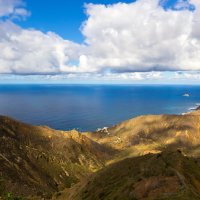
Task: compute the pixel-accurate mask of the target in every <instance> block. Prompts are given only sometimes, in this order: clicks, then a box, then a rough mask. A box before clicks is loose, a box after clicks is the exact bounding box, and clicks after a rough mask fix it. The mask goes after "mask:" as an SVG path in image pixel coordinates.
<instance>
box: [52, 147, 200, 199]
mask: <svg viewBox="0 0 200 200" xmlns="http://www.w3.org/2000/svg"><path fill="white" fill-rule="evenodd" d="M66 197H68V198H66ZM56 199H59V200H65V199H68V200H101V199H102V200H104V199H123V200H153V199H155V200H161V199H163V200H198V199H200V166H199V163H198V160H195V159H193V158H188V157H185V156H184V155H182V153H181V152H180V151H174V152H171V151H164V152H162V153H160V154H147V155H144V156H140V157H135V158H128V159H124V160H123V161H120V162H117V163H115V164H113V165H111V166H109V167H106V168H105V169H103V170H100V171H99V172H98V173H96V174H94V175H93V176H92V177H90V179H89V180H87V181H84V182H82V183H80V184H78V185H76V186H74V187H73V188H72V189H70V190H65V191H64V192H63V193H62V194H61V196H60V198H56Z"/></svg>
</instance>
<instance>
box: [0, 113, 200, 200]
mask: <svg viewBox="0 0 200 200" xmlns="http://www.w3.org/2000/svg"><path fill="white" fill-rule="evenodd" d="M199 114H200V111H199V110H197V111H194V112H192V113H188V114H186V115H147V116H139V117H136V118H133V119H130V120H127V121H125V122H122V123H120V124H117V125H116V126H113V127H110V128H103V129H101V130H98V131H96V132H87V133H79V132H77V131H75V130H72V131H58V130H53V129H50V128H48V127H44V126H31V125H28V124H24V123H21V122H18V121H16V120H13V119H11V118H8V117H3V116H1V117H0V197H2V198H3V199H6V198H5V195H7V194H9V192H12V193H13V194H14V195H16V196H24V197H26V198H28V199H42V198H43V199H51V198H53V199H60V200H81V199H83V200H84V199H85V200H95V199H103V200H104V199H105V200H114V199H115V200H118V199H119V200H121V199H123V200H126V199H134V200H136V199H138V200H140V199H141V200H142V199H144V200H145V199H146V200H147V199H150V200H151V199H155V200H156V199H167V200H171V199H172V200H173V199H174V200H175V199H183V200H190V199H195V200H196V199H200V196H199V195H200V173H199V172H200V165H199V163H200V162H199V159H200V115H199ZM163 195H164V196H163ZM52 196H53V197H52ZM0 199H1V198H0Z"/></svg>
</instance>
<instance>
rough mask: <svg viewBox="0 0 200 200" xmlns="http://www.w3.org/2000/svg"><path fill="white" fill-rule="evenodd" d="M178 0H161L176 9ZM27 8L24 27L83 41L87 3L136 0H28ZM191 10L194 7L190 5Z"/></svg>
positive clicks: (166, 5)
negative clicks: (27, 14) (29, 13)
mask: <svg viewBox="0 0 200 200" xmlns="http://www.w3.org/2000/svg"><path fill="white" fill-rule="evenodd" d="M177 1H178V0H164V1H161V4H162V6H163V8H165V9H174V5H175V4H176V2H177ZM186 1H187V0H186ZM25 2H26V7H27V10H29V11H30V12H31V16H30V17H28V18H27V19H26V20H23V21H17V23H18V24H19V25H21V26H22V27H24V28H30V27H33V28H35V29H39V30H41V31H43V32H47V31H53V32H56V33H57V34H59V35H60V36H62V37H63V38H64V39H69V40H72V41H75V42H82V41H83V40H84V37H83V35H82V33H81V31H80V27H81V24H82V23H83V22H84V21H85V20H86V19H87V15H86V14H85V8H84V5H85V4H89V3H93V4H104V5H109V4H115V3H119V2H124V3H132V2H134V0H124V1H123V0H122V1H118V0H83V1H82V0H73V1H68V0H50V1H48V0H42V1H41V0H26V1H25ZM189 9H191V10H193V9H194V6H193V5H190V8H189Z"/></svg>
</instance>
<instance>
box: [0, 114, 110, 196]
mask: <svg viewBox="0 0 200 200" xmlns="http://www.w3.org/2000/svg"><path fill="white" fill-rule="evenodd" d="M112 154H113V152H112V151H110V150H109V149H108V148H105V147H103V146H102V145H99V144H98V143H96V142H94V141H92V140H90V139H89V138H87V137H86V136H84V135H81V134H80V133H78V132H77V131H75V130H72V131H69V132H64V131H56V130H53V129H50V128H48V127H36V126H30V125H27V124H24V123H21V122H18V121H15V120H13V119H10V118H7V117H2V116H1V117H0V192H1V193H0V195H3V194H5V193H7V192H13V193H14V194H16V195H23V196H40V197H46V198H47V197H50V196H51V195H52V194H53V193H55V192H57V191H59V190H62V189H64V188H66V187H71V185H73V184H75V183H77V182H78V181H79V180H80V179H81V178H83V177H85V176H87V175H89V174H90V173H91V172H94V171H96V170H98V169H100V168H102V167H103V166H104V161H105V160H106V159H108V158H110V156H111V155H112Z"/></svg>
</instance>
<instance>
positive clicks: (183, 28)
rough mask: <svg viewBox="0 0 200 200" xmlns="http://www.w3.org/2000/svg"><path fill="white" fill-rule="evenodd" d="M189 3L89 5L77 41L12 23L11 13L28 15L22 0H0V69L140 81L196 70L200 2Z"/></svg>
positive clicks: (199, 66) (149, 0) (199, 65)
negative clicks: (167, 5)
mask: <svg viewBox="0 0 200 200" xmlns="http://www.w3.org/2000/svg"><path fill="white" fill-rule="evenodd" d="M184 3H185V1H182V0H179V1H178V3H177V5H176V6H177V7H179V8H180V7H182V8H188V7H187V6H188V5H189V4H184ZM190 4H194V5H195V7H196V9H195V10H194V12H191V11H189V10H187V9H185V10H182V11H174V10H167V11H165V10H164V9H163V8H162V7H161V6H159V2H158V0H138V1H136V2H133V3H129V4H126V3H117V4H113V5H109V6H105V5H94V4H88V5H86V12H87V15H88V19H87V20H86V21H85V22H84V24H83V25H82V33H83V35H84V36H85V43H84V44H76V43H74V42H71V41H68V40H64V39H63V38H61V37H60V36H58V35H57V34H55V33H52V32H48V33H43V32H41V31H38V30H34V29H23V28H21V27H19V26H17V25H16V24H14V23H13V22H12V21H11V20H12V19H13V17H14V18H16V17H18V18H19V17H21V18H23V17H25V16H27V15H28V13H29V12H28V11H27V10H26V9H25V8H24V2H23V1H21V0H6V1H5V0H0V17H5V16H6V17H7V19H6V20H5V19H4V20H3V19H1V18H0V49H1V54H0V73H7V74H65V73H69V74H72V73H85V74H88V73H92V74H99V75H98V77H100V75H104V76H105V77H107V78H110V79H114V78H115V77H116V78H121V79H131V78H132V79H136V80H143V79H145V78H148V77H150V78H154V79H157V78H160V76H161V73H160V72H159V71H165V70H169V71H176V70H178V71H181V70H200V59H199V58H200V11H199V9H200V1H199V0H191V1H190ZM63 28H65V27H63ZM74 63H76V64H74ZM149 71H150V72H149ZM151 71H158V72H151ZM134 72H136V73H134ZM140 72H149V73H147V75H143V73H140Z"/></svg>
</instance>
